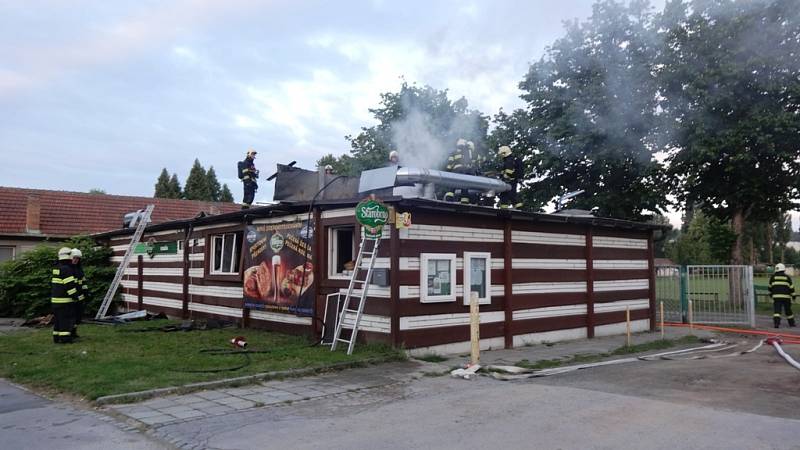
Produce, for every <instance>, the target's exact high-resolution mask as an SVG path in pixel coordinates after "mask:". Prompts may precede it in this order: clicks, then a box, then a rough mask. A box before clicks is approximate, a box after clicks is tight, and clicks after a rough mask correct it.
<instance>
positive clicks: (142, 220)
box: [94, 205, 155, 320]
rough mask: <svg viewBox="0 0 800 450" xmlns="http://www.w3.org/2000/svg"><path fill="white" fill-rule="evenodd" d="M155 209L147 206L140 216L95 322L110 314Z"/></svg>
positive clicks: (153, 206)
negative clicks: (113, 301)
mask: <svg viewBox="0 0 800 450" xmlns="http://www.w3.org/2000/svg"><path fill="white" fill-rule="evenodd" d="M154 208H155V205H147V207H146V208H145V209H144V212H143V213H141V214H140V215H139V217H138V222H139V223H138V224H137V225H136V232H135V233H133V237H132V238H131V243H130V245H129V246H128V250H126V251H125V257H124V258H122V262H121V263H119V267H117V273H116V275H114V281H112V282H111V286H109V287H108V291H106V296H105V297H103V303H101V304H100V309H98V310H97V315H95V316H94V318H95V320H97V319H102V318H103V317H105V316H106V314H107V313H108V307H109V306H111V300H112V299H113V298H114V294H115V293H116V292H117V288H118V287H119V283H120V281H122V276H123V275H124V274H125V269H127V268H128V264H129V263H130V262H131V257H132V256H133V251H134V248H135V247H136V244H138V243H139V240H141V239H142V234H144V229H145V228H147V223H148V222H150V215H151V214H152V213H153V209H154Z"/></svg>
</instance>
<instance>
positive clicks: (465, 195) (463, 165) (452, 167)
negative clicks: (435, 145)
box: [444, 139, 477, 203]
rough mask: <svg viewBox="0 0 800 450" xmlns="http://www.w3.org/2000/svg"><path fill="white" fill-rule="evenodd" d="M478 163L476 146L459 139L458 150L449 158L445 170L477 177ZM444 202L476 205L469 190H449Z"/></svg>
mask: <svg viewBox="0 0 800 450" xmlns="http://www.w3.org/2000/svg"><path fill="white" fill-rule="evenodd" d="M470 144H472V145H470ZM476 162H477V161H476V158H475V144H473V143H472V142H468V141H467V140H466V139H459V140H458V141H457V142H456V149H455V150H453V152H452V153H450V155H449V156H448V157H447V166H445V170H447V171H448V172H455V173H462V174H465V175H475V174H476V172H475V164H476ZM444 200H445V201H447V202H455V201H458V202H460V203H474V201H473V200H472V196H471V194H470V192H469V190H467V189H453V190H449V191H447V192H446V193H445V194H444Z"/></svg>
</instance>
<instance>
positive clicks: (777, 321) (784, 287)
mask: <svg viewBox="0 0 800 450" xmlns="http://www.w3.org/2000/svg"><path fill="white" fill-rule="evenodd" d="M769 294H770V295H771V296H772V311H773V313H774V314H773V315H772V322H773V323H774V325H775V328H779V327H780V326H781V309H783V313H784V314H785V315H786V320H788V321H789V326H790V327H793V326H794V313H793V312H792V298H793V297H794V285H793V284H792V279H791V278H789V275H786V266H784V265H783V264H776V265H775V273H773V274H772V276H771V277H769Z"/></svg>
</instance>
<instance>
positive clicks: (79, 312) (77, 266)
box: [69, 248, 89, 338]
mask: <svg viewBox="0 0 800 450" xmlns="http://www.w3.org/2000/svg"><path fill="white" fill-rule="evenodd" d="M69 254H70V256H71V257H72V267H73V269H74V270H75V283H76V284H77V288H78V299H77V300H76V301H75V302H73V305H74V308H75V309H74V311H75V317H74V318H75V324H74V326H73V327H72V337H73V338H76V337H79V336H78V325H80V323H81V319H82V318H83V311H84V309H85V305H86V294H87V293H88V291H89V286H87V285H86V275H85V274H84V273H83V265H82V264H81V258H83V253H81V251H80V250H79V249H77V248H73V249H72V251H71V252H70V253H69Z"/></svg>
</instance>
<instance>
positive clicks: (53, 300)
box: [50, 297, 72, 303]
mask: <svg viewBox="0 0 800 450" xmlns="http://www.w3.org/2000/svg"><path fill="white" fill-rule="evenodd" d="M50 303H72V297H51V298H50Z"/></svg>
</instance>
